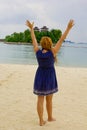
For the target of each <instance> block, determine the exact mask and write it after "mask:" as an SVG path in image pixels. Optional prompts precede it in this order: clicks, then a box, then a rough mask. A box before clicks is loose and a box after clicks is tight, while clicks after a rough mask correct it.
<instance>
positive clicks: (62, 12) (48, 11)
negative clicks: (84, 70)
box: [0, 0, 87, 41]
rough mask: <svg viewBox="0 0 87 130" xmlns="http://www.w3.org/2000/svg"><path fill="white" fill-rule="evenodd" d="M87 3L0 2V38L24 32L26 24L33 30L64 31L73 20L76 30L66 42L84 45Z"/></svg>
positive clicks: (69, 0)
mask: <svg viewBox="0 0 87 130" xmlns="http://www.w3.org/2000/svg"><path fill="white" fill-rule="evenodd" d="M86 12H87V1H86V0H65V1H64V0H61V1H60V0H44V1H43V0H22V1H21V0H15V1H12V0H0V37H4V36H5V35H8V34H9V33H12V32H15V31H16V30H17V31H19V32H20V31H22V30H23V29H26V28H27V27H26V26H25V21H26V19H29V20H30V21H34V22H35V26H38V27H42V26H43V25H46V26H47V27H49V28H60V29H61V30H62V31H64V30H65V28H66V25H67V22H68V21H69V19H71V18H72V19H74V20H75V27H74V28H73V29H72V32H71V33H70V34H69V36H68V38H69V39H71V40H72V41H73V40H74V41H87V37H86V34H87V31H86V23H87V13H86Z"/></svg>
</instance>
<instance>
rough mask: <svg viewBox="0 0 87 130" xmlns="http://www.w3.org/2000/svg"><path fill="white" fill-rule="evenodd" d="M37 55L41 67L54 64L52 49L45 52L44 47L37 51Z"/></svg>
mask: <svg viewBox="0 0 87 130" xmlns="http://www.w3.org/2000/svg"><path fill="white" fill-rule="evenodd" d="M36 57H37V61H38V65H39V67H44V68H48V67H53V66H54V56H53V53H52V51H46V52H44V50H43V49H42V50H38V51H37V52H36Z"/></svg>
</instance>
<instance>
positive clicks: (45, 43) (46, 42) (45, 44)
mask: <svg viewBox="0 0 87 130" xmlns="http://www.w3.org/2000/svg"><path fill="white" fill-rule="evenodd" d="M40 44H41V47H42V48H43V49H46V50H51V49H52V46H53V44H52V40H51V38H50V37H47V36H44V37H42V38H41V41H40ZM54 59H55V62H56V63H57V57H56V56H55V57H54Z"/></svg>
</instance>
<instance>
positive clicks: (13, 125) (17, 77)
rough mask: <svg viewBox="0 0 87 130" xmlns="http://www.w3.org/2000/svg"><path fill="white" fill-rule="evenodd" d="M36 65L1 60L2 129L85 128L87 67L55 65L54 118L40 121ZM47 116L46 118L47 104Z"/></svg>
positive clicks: (0, 123) (0, 124)
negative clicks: (53, 119) (35, 92)
mask: <svg viewBox="0 0 87 130" xmlns="http://www.w3.org/2000/svg"><path fill="white" fill-rule="evenodd" d="M36 69H37V65H26V66H25V65H19V64H0V130H40V129H43V130H44V129H45V130H48V129H50V130H53V129H54V130H58V129H59V130H73V129H75V130H86V129H87V125H86V124H87V68H76V67H74V68H73V67H59V66H55V69H56V75H57V79H58V84H59V92H58V93H56V94H54V98H53V115H54V117H55V118H56V121H55V122H52V123H50V122H47V123H46V125H45V126H43V127H41V126H39V124H38V116H37V111H36V102H37V96H36V95H34V94H33V81H34V76H35V72H36ZM44 110H45V111H44V118H45V119H47V113H46V108H45V106H44Z"/></svg>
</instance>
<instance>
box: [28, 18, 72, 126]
mask: <svg viewBox="0 0 87 130" xmlns="http://www.w3.org/2000/svg"><path fill="white" fill-rule="evenodd" d="M26 25H27V26H28V27H29V28H30V31H31V38H32V44H33V47H34V51H35V53H36V58H37V61H38V68H37V71H36V75H35V80H34V93H35V94H36V95H38V100H37V112H38V116H39V124H40V126H43V125H44V124H45V123H46V121H44V119H43V103H44V97H45V96H46V109H47V113H48V121H55V119H54V118H53V115H52V98H53V94H54V93H55V92H57V91H58V84H57V79H56V73H55V68H54V62H55V57H56V54H57V53H58V51H59V49H60V47H61V45H62V43H63V41H64V39H65V38H66V36H67V35H68V33H69V31H70V30H71V28H72V27H73V25H74V21H73V20H70V21H69V23H68V25H67V28H66V30H65V32H64V33H63V35H62V36H61V38H60V39H59V40H58V42H57V43H56V45H55V46H54V47H52V40H51V39H50V38H49V37H42V38H41V41H40V44H41V47H42V49H41V50H40V49H39V47H38V43H37V40H36V37H35V34H34V29H33V27H34V23H31V22H30V21H28V20H27V21H26Z"/></svg>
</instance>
